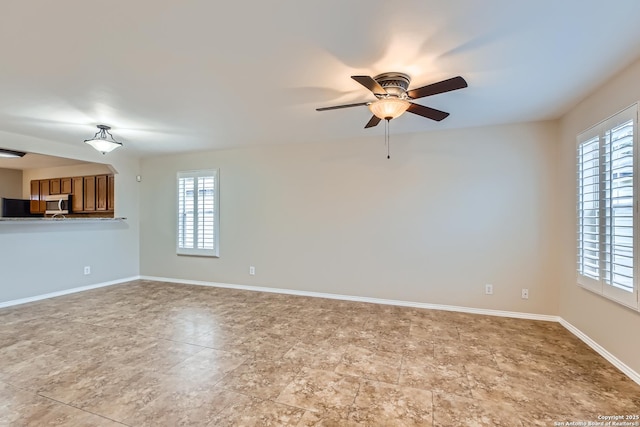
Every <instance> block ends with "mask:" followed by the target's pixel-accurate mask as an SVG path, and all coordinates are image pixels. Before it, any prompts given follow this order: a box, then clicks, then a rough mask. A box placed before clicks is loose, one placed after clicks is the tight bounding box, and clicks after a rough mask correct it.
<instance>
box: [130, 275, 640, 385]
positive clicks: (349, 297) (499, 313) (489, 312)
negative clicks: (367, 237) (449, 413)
mask: <svg viewBox="0 0 640 427" xmlns="http://www.w3.org/2000/svg"><path fill="white" fill-rule="evenodd" d="M140 278H141V279H144V280H155V281H158V282H169V283H183V284H186V285H199V286H213V287H218V288H230V289H241V290H246V291H258V292H272V293H278V294H287V295H300V296H309V297H317V298H329V299H339V300H346V301H358V302H368V303H373V304H385V305H397V306H402V307H415V308H426V309H431V310H445V311H457V312H460V313H471V314H484V315H487V316H500V317H513V318H517V319H529V320H543V321H548V322H558V323H560V324H561V325H562V326H564V327H565V328H566V329H567V330H568V331H569V332H571V333H572V334H573V335H575V336H576V337H578V338H579V339H581V340H582V341H583V342H584V343H585V344H587V345H588V346H589V347H591V348H592V349H593V350H594V351H595V352H596V353H598V354H600V355H601V356H602V357H604V358H605V359H606V360H608V361H609V362H610V363H611V364H612V365H613V366H615V367H616V368H618V369H619V370H620V371H622V372H623V373H624V374H625V375H627V376H628V377H629V378H631V379H632V380H633V381H635V382H636V383H638V384H640V374H638V373H637V372H636V371H634V370H633V369H631V368H630V367H629V366H627V365H626V364H625V363H624V362H622V361H621V360H620V359H618V358H617V357H615V356H614V355H613V354H611V353H609V352H608V351H607V350H606V349H605V348H604V347H602V346H601V345H600V344H598V343H597V342H595V341H594V340H592V339H591V338H589V336H587V335H586V334H585V333H583V332H582V331H581V330H579V329H578V328H576V327H575V326H573V325H572V324H571V323H569V322H567V321H566V320H564V319H563V318H562V317H560V316H552V315H547V314H535V313H521V312H517V311H503V310H491V309H484V308H472V307H462V306H456V305H440V304H429V303H422V302H412V301H399V300H388V299H381V298H370V297H359V296H353V295H340V294H328V293H323V292H310V291H299V290H295V289H281V288H267V287H262V286H247V285H235V284H231V283H218V282H205V281H200V280H185V279H174V278H168V277H155V276H140Z"/></svg>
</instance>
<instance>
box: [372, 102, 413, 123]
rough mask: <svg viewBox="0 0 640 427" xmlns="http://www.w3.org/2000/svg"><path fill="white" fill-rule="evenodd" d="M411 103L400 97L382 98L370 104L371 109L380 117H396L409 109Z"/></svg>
mask: <svg viewBox="0 0 640 427" xmlns="http://www.w3.org/2000/svg"><path fill="white" fill-rule="evenodd" d="M409 105H411V103H410V102H409V101H407V100H404V99H400V98H382V99H379V100H377V101H375V102H372V103H371V104H369V110H371V112H372V113H373V114H374V115H375V116H376V117H378V118H380V119H384V120H386V119H389V120H391V119H395V118H396V117H400V116H401V115H402V113H404V112H405V111H407V108H409Z"/></svg>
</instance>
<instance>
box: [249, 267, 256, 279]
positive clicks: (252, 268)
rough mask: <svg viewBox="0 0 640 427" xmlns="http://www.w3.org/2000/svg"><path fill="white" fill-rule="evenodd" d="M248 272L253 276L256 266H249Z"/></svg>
mask: <svg viewBox="0 0 640 427" xmlns="http://www.w3.org/2000/svg"><path fill="white" fill-rule="evenodd" d="M249 274H250V275H251V276H255V275H256V268H255V267H254V266H253V265H250V266H249Z"/></svg>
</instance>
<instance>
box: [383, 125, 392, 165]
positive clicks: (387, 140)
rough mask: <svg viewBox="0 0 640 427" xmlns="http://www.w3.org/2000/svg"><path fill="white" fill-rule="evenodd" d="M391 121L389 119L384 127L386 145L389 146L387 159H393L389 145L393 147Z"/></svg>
mask: <svg viewBox="0 0 640 427" xmlns="http://www.w3.org/2000/svg"><path fill="white" fill-rule="evenodd" d="M390 121H391V120H390V119H387V121H386V123H385V127H384V132H385V143H386V144H387V159H390V158H391V156H390V155H389V145H391V141H390V140H389V122H390Z"/></svg>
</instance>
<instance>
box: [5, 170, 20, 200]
mask: <svg viewBox="0 0 640 427" xmlns="http://www.w3.org/2000/svg"><path fill="white" fill-rule="evenodd" d="M0 197H7V198H9V199H20V198H22V171H21V170H17V169H2V168H0Z"/></svg>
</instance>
